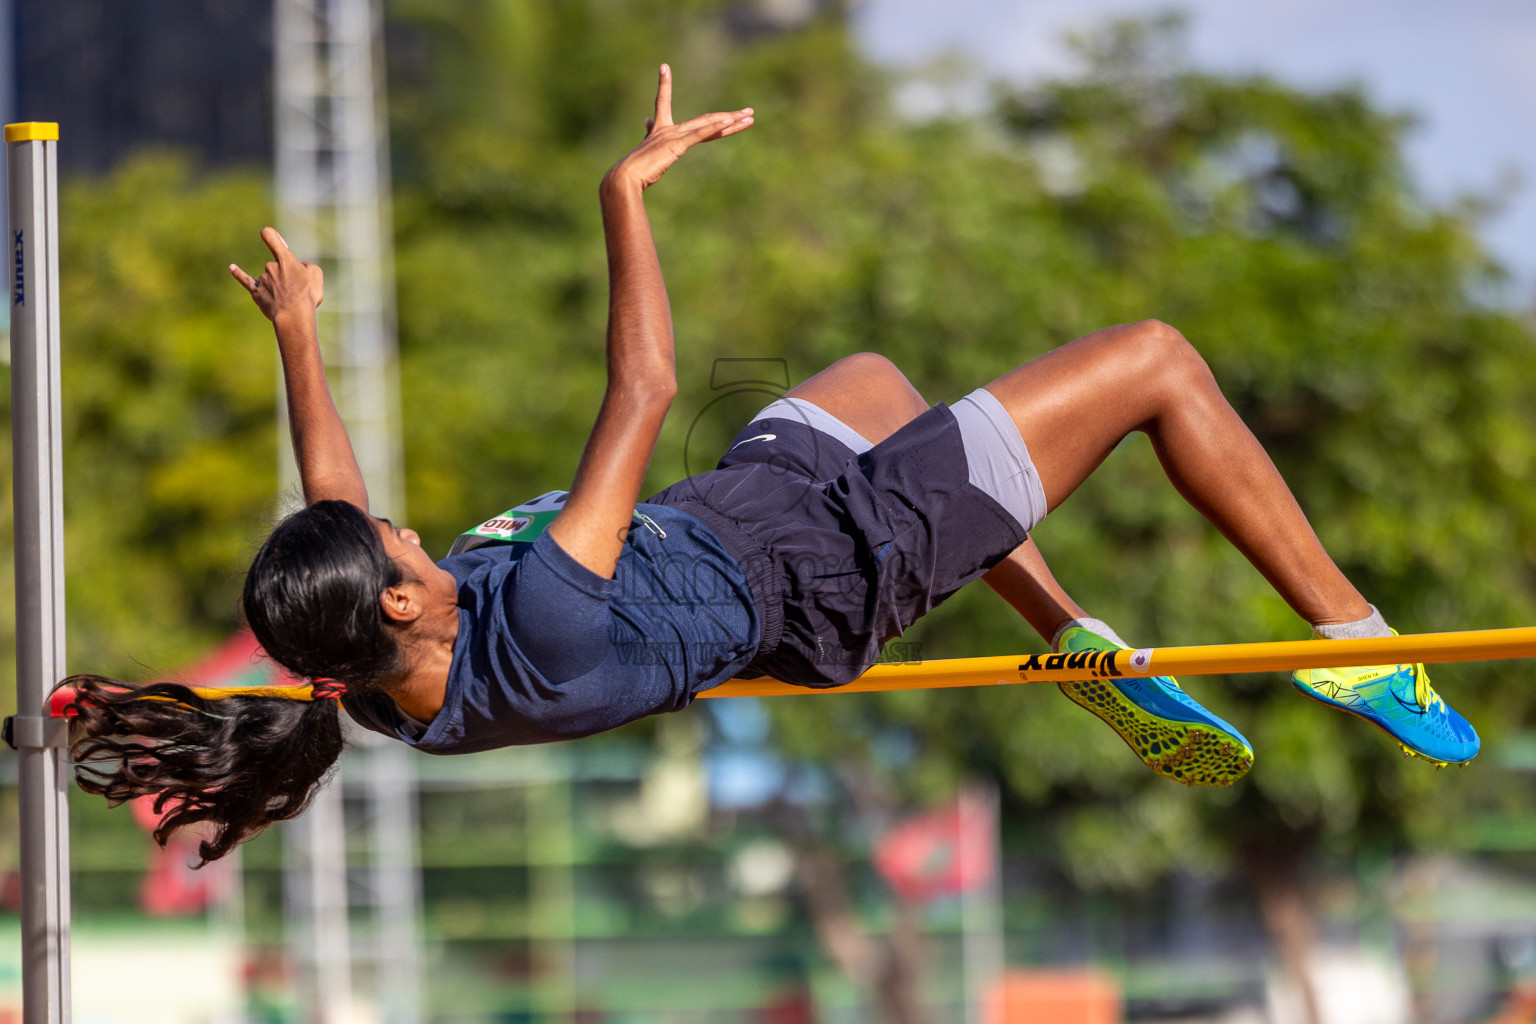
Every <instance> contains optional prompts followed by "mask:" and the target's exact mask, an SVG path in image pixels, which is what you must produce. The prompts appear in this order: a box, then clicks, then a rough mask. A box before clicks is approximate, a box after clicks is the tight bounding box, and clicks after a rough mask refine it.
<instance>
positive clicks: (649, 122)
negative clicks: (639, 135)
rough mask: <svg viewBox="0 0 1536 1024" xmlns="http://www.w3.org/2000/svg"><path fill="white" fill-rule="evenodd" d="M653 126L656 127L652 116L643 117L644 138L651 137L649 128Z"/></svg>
mask: <svg viewBox="0 0 1536 1024" xmlns="http://www.w3.org/2000/svg"><path fill="white" fill-rule="evenodd" d="M655 127H656V119H655V118H654V117H648V118H646V119H645V137H646V138H650V137H651V129H652V128H655Z"/></svg>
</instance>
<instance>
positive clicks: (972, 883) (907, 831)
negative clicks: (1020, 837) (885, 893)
mask: <svg viewBox="0 0 1536 1024" xmlns="http://www.w3.org/2000/svg"><path fill="white" fill-rule="evenodd" d="M995 829H996V822H995V821H994V819H993V817H992V815H991V814H990V813H989V812H988V810H987V808H986V806H985V805H984V804H982V803H981V802H979V801H975V800H967V799H965V798H964V797H962V798H960V799H959V800H956V801H955V803H954V804H953V805H952V806H950V807H946V808H944V809H942V810H938V811H931V812H929V813H928V814H923V815H920V816H918V817H916V818H910V819H908V820H907V821H905V822H903V823H902V824H900V825H897V826H896V827H895V828H893V829H891V831H889V832H887V833H886V834H885V836H884V837H883V838H882V839H881V840H880V842H879V843H877V844H876V845H875V852H874V862H875V868H876V870H878V871H879V872H880V874H881V875H883V876H884V877H885V880H886V881H887V882H889V883H890V886H891V888H892V889H895V890H896V893H897V895H899V896H901V897H902V898H903V899H905V900H909V901H911V902H914V903H926V902H928V901H930V900H936V899H939V898H940V897H943V896H957V895H959V894H961V893H964V892H968V891H970V890H972V889H975V888H978V887H980V886H983V885H985V884H987V882H988V881H989V880H990V879H991V878H992V872H993V871H994V870H996V867H997V865H996V863H995V854H994V851H995V849H996V847H997V841H996V837H995V835H994V830H995Z"/></svg>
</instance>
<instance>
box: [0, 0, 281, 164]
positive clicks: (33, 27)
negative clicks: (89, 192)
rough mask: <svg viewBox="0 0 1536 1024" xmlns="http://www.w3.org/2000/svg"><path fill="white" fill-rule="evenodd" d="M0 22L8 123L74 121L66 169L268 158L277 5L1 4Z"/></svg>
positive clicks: (160, 1)
mask: <svg viewBox="0 0 1536 1024" xmlns="http://www.w3.org/2000/svg"><path fill="white" fill-rule="evenodd" d="M0 19H3V23H4V29H3V30H0V45H3V44H4V43H5V35H6V34H8V35H9V36H10V53H11V57H12V59H11V60H9V61H7V62H6V67H7V70H8V72H9V74H8V75H7V80H6V83H5V87H6V89H8V90H9V92H10V94H11V97H12V101H13V105H12V107H11V109H9V110H7V111H6V112H5V113H6V118H7V120H17V121H24V120H46V121H58V122H59V123H61V124H66V125H68V126H69V127H68V132H69V136H68V137H69V145H67V146H60V147H59V167H60V170H61V172H62V173H65V174H69V173H71V172H81V171H88V172H99V171H105V170H107V169H108V168H110V167H112V166H113V165H114V164H116V163H117V162H119V161H121V160H122V159H123V158H124V157H127V156H129V155H131V154H132V153H134V152H135V151H136V150H139V149H143V148H146V147H151V146H155V147H163V146H176V147H181V148H184V149H186V150H189V151H191V152H193V153H195V154H196V155H197V156H198V157H199V158H200V159H201V160H202V161H203V162H205V163H206V164H208V165H212V166H227V165H247V166H252V165H254V166H259V165H262V164H265V163H267V162H269V161H270V160H271V157H272V99H271V97H272V88H271V86H272V0H137V2H135V3H131V4H125V3H114V2H111V0H64V2H60V0H5V3H4V4H3V6H0ZM3 100H4V92H3V91H0V101H3Z"/></svg>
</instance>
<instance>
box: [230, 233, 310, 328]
mask: <svg viewBox="0 0 1536 1024" xmlns="http://www.w3.org/2000/svg"><path fill="white" fill-rule="evenodd" d="M261 240H262V241H263V242H265V243H267V248H268V249H271V250H272V262H270V263H268V264H267V265H266V268H265V269H263V270H262V273H261V277H259V278H252V277H251V275H250V274H247V273H246V272H245V271H243V270H241V269H240V268H239V267H237V266H236V265H235V264H233V263H231V264H230V265H229V273H230V276H231V277H233V278H234V279H235V280H236V281H239V282H240V286H241V287H242V288H244V289H245V290H246V291H248V292H250V293H251V299H252V301H254V302H255V303H256V307H257V308H258V309H260V310H261V312H262V315H263V316H265V317H266V318H267V319H268V320H271V321H273V322H276V320H277V318H278V317H279V316H282V315H283V314H284V313H290V312H298V313H303V314H305V315H308V314H310V313H313V312H314V311H315V309H316V308H317V307H318V306H319V305H320V303H321V302H322V301H323V300H324V299H325V274H324V273H323V272H322V271H321V270H320V268H319V267H317V266H315V264H313V263H305V262H304V261H303V260H301V259H299V258H298V257H297V256H295V255H294V254H293V252H292V251H291V250H290V249H289V248H288V243H287V242H285V241H283V236H282V235H280V234H278V233H277V229H276V228H262V229H261Z"/></svg>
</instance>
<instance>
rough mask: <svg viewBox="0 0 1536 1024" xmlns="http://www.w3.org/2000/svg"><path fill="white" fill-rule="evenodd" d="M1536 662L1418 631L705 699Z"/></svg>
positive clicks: (1519, 638) (755, 683)
mask: <svg viewBox="0 0 1536 1024" xmlns="http://www.w3.org/2000/svg"><path fill="white" fill-rule="evenodd" d="M1511 658H1536V626H1522V627H1520V628H1517V629H1472V630H1463V631H1459V632H1453V633H1417V634H1412V635H1409V636H1387V637H1376V638H1373V639H1369V640H1281V641H1276V642H1270V643H1248V644H1211V645H1209V646H1204V647H1144V648H1141V649H1140V650H1134V651H1082V652H1079V653H1077V654H1019V655H1012V656H1009V657H995V658H952V659H946V660H936V661H921V662H903V663H890V664H882V665H876V666H874V667H873V668H871V669H870V670H869V671H867V672H865V673H864V674H863V675H861V676H859V677H858V678H857V679H855V680H854V681H853V682H851V683H848V684H847V685H846V686H837V687H828V688H825V689H818V688H814V687H807V686H795V685H794V684H792V683H781V682H779V681H778V680H776V679H732V680H730V681H728V682H725V683H722V684H721V685H720V686H717V687H715V688H714V689H712V690H705V691H704V692H702V693H700V694H699V696H700V697H783V696H789V695H791V694H801V695H803V694H807V693H871V692H876V691H883V690H940V689H948V688H950V687H957V686H998V685H1007V684H1011V683H1068V682H1080V681H1083V680H1091V679H1113V678H1121V677H1130V678H1135V677H1138V676H1205V675H1222V674H1229V673H1230V674H1236V673H1243V672H1292V671H1295V670H1296V669H1302V668H1347V667H1349V666H1353V665H1393V664H1405V663H1415V662H1424V663H1426V664H1444V663H1446V662H1452V661H1498V660H1504V659H1511Z"/></svg>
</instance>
